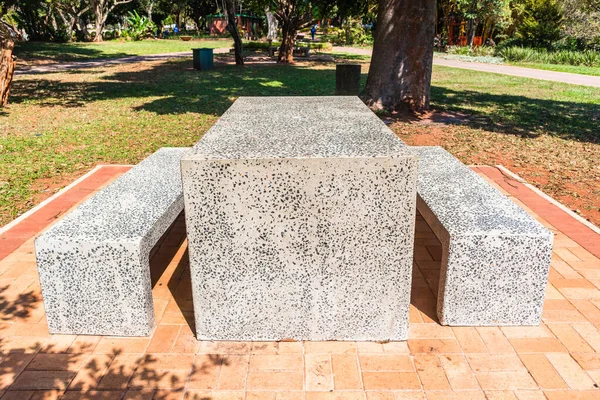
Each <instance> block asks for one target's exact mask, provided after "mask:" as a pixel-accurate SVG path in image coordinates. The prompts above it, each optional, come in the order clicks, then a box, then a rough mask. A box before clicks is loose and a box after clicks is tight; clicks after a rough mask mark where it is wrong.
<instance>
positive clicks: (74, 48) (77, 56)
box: [14, 42, 135, 62]
mask: <svg viewBox="0 0 600 400" xmlns="http://www.w3.org/2000/svg"><path fill="white" fill-rule="evenodd" d="M14 54H15V56H16V57H17V59H22V60H24V61H28V62H31V61H45V62H72V61H91V60H96V59H103V58H107V57H111V58H112V57H127V56H131V55H135V54H131V53H127V52H120V53H111V54H106V53H104V52H103V51H101V49H100V47H98V45H96V48H94V47H92V45H90V44H89V43H52V42H17V43H15V51H14Z"/></svg>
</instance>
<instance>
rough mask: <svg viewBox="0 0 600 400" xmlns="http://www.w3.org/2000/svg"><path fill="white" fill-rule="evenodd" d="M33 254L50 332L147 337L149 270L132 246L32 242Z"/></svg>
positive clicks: (151, 326) (150, 308)
mask: <svg viewBox="0 0 600 400" xmlns="http://www.w3.org/2000/svg"><path fill="white" fill-rule="evenodd" d="M148 250H149V249H148ZM36 253H37V262H38V271H39V274H40V285H41V287H42V296H43V298H44V305H45V307H46V315H47V319H48V329H49V331H50V333H59V334H74V335H75V334H83V335H114V336H148V335H150V334H151V333H152V330H153V329H154V324H155V323H154V310H153V302H152V287H151V282H150V266H149V260H148V254H145V255H144V254H142V253H141V251H140V248H139V247H138V246H134V245H125V244H106V243H104V244H93V243H83V244H79V243H63V244H60V243H41V242H39V241H36Z"/></svg>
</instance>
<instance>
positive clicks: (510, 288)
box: [417, 198, 552, 326]
mask: <svg viewBox="0 0 600 400" xmlns="http://www.w3.org/2000/svg"><path fill="white" fill-rule="evenodd" d="M417 207H418V209H419V212H420V213H421V215H422V216H423V218H424V219H425V221H427V223H428V224H429V225H430V227H431V228H432V230H433V231H434V233H435V234H436V236H437V237H438V239H439V240H440V241H441V243H442V250H443V254H442V262H441V270H440V283H439V291H438V299H437V315H438V318H439V320H440V323H441V324H442V325H451V326H494V325H539V323H540V318H541V314H542V308H543V305H544V294H545V291H546V284H547V282H548V271H549V268H550V260H551V256H552V236H547V237H527V236H504V237H502V236H491V235H485V236H477V235H467V236H459V237H456V236H454V237H451V236H450V235H449V234H448V232H447V231H446V230H445V229H444V228H443V227H442V226H441V225H440V223H439V221H437V218H435V215H433V213H432V212H431V211H430V210H429V208H428V207H427V205H426V204H425V202H423V201H422V199H421V198H418V200H417Z"/></svg>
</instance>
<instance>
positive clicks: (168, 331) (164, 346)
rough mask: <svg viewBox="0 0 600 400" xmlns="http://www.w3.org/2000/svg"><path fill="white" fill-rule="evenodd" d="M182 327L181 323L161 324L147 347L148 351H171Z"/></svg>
mask: <svg viewBox="0 0 600 400" xmlns="http://www.w3.org/2000/svg"><path fill="white" fill-rule="evenodd" d="M180 329H181V326H180V325H159V326H157V327H156V330H155V331H154V335H152V340H150V344H149V345H148V348H147V349H146V352H148V353H169V352H170V351H171V349H172V348H173V345H174V344H175V339H177V335H178V334H179V330H180Z"/></svg>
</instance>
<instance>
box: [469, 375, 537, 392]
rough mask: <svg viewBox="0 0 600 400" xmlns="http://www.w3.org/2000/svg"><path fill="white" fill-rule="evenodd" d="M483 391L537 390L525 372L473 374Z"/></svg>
mask: <svg viewBox="0 0 600 400" xmlns="http://www.w3.org/2000/svg"><path fill="white" fill-rule="evenodd" d="M475 376H476V377H477V381H478V382H479V385H480V386H481V388H482V389H483V390H519V389H537V388H538V386H537V384H536V383H535V381H534V380H533V378H532V377H531V375H529V373H528V372H527V371H483V372H475Z"/></svg>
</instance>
